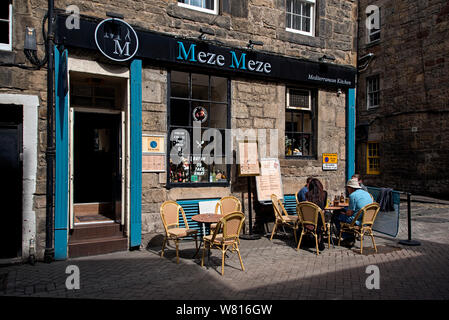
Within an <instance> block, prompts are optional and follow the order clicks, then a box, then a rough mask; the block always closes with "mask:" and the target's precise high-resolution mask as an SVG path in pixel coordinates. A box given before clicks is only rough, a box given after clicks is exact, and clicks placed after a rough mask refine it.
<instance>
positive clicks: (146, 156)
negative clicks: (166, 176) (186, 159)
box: [142, 134, 165, 172]
mask: <svg viewBox="0 0 449 320" xmlns="http://www.w3.org/2000/svg"><path fill="white" fill-rule="evenodd" d="M142 172H165V136H164V135H152V134H144V135H142Z"/></svg>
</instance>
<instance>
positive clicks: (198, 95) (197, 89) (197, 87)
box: [192, 73, 209, 100]
mask: <svg viewBox="0 0 449 320" xmlns="http://www.w3.org/2000/svg"><path fill="white" fill-rule="evenodd" d="M192 99H199V100H209V76H208V75H203V74H196V73H192Z"/></svg>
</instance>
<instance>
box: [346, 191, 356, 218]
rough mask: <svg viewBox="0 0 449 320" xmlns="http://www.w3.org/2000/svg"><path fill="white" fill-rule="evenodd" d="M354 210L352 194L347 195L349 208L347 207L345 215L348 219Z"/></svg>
mask: <svg viewBox="0 0 449 320" xmlns="http://www.w3.org/2000/svg"><path fill="white" fill-rule="evenodd" d="M351 196H352V197H351ZM354 210H355V197H354V196H353V195H352V194H350V195H349V207H348V210H346V215H347V216H348V217H351V216H352V215H354Z"/></svg>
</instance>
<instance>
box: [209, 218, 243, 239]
mask: <svg viewBox="0 0 449 320" xmlns="http://www.w3.org/2000/svg"><path fill="white" fill-rule="evenodd" d="M244 221H245V215H244V214H243V213H242V212H239V211H234V212H232V213H228V214H227V215H226V216H224V217H223V218H221V219H220V222H219V223H218V225H217V228H215V231H214V235H213V237H212V241H214V239H215V237H216V235H217V234H218V232H219V230H222V231H223V241H230V240H236V239H237V238H238V237H239V236H240V232H241V231H242V226H243V222H244Z"/></svg>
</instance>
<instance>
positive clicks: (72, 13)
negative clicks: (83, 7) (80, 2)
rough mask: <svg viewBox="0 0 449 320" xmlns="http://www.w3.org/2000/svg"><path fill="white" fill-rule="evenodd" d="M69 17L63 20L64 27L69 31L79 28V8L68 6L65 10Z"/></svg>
mask: <svg viewBox="0 0 449 320" xmlns="http://www.w3.org/2000/svg"><path fill="white" fill-rule="evenodd" d="M65 13H67V14H69V16H68V17H67V18H66V19H65V27H66V28H67V29H69V30H72V29H76V30H78V29H79V28H80V8H78V6H76V5H73V4H72V5H70V6H68V7H67V8H66V9H65Z"/></svg>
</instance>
